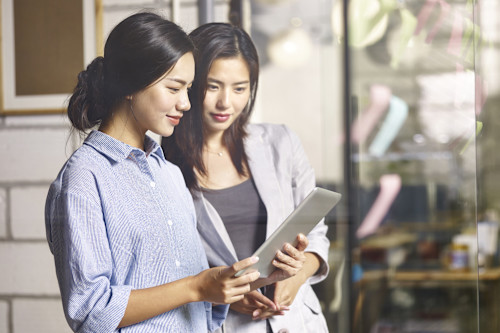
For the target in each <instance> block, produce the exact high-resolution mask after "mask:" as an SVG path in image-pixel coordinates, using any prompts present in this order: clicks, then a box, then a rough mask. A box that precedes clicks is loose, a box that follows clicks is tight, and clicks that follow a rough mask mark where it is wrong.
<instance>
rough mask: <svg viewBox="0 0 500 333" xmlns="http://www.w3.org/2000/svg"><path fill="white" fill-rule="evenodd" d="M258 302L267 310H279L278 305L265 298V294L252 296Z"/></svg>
mask: <svg viewBox="0 0 500 333" xmlns="http://www.w3.org/2000/svg"><path fill="white" fill-rule="evenodd" d="M252 296H253V297H254V299H255V300H256V301H258V302H259V303H260V305H261V306H265V307H266V308H270V309H272V310H274V311H276V310H278V307H277V306H276V304H274V302H273V301H271V300H270V299H269V298H267V297H266V296H264V295H263V294H261V293H259V292H257V293H255V294H254V295H252Z"/></svg>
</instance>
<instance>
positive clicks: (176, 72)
mask: <svg viewBox="0 0 500 333" xmlns="http://www.w3.org/2000/svg"><path fill="white" fill-rule="evenodd" d="M194 69H195V64H194V57H193V54H192V53H191V52H188V53H186V54H184V55H183V56H182V57H180V58H179V60H177V62H176V63H175V64H174V65H173V66H172V67H171V68H170V69H169V70H167V72H166V73H165V74H164V75H163V76H162V77H161V78H160V80H162V79H169V80H176V81H181V82H184V83H191V82H192V81H193V79H194Z"/></svg>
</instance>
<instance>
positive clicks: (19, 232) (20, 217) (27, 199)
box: [10, 186, 49, 240]
mask: <svg viewBox="0 0 500 333" xmlns="http://www.w3.org/2000/svg"><path fill="white" fill-rule="evenodd" d="M48 190H49V187H48V186H30V187H15V188H13V189H12V190H11V191H10V220H11V221H12V224H11V231H12V237H13V238H14V239H15V240H22V239H44V238H45V220H44V210H45V198H46V197H47V192H48Z"/></svg>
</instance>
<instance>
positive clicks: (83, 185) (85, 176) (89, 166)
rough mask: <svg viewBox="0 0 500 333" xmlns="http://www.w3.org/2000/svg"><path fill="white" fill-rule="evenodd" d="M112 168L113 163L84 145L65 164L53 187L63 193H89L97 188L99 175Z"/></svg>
mask: <svg viewBox="0 0 500 333" xmlns="http://www.w3.org/2000/svg"><path fill="white" fill-rule="evenodd" d="M110 166H111V161H110V160H108V159H107V158H106V157H105V156H103V155H102V154H100V153H99V152H97V151H96V150H95V149H93V148H92V147H90V146H87V145H83V146H81V147H80V148H78V149H77V150H76V151H75V152H74V153H73V154H72V155H71V156H70V158H69V159H68V160H67V161H66V163H64V165H63V167H62V168H61V170H60V171H59V174H58V175H57V177H56V179H55V180H54V182H53V184H52V185H53V187H55V188H58V189H59V190H60V191H62V192H74V193H78V192H82V193H85V192H87V193H88V191H89V190H90V189H92V188H96V187H97V186H96V184H95V183H96V180H97V179H98V178H100V177H99V174H103V173H105V172H106V170H109V169H110ZM93 185H95V186H93Z"/></svg>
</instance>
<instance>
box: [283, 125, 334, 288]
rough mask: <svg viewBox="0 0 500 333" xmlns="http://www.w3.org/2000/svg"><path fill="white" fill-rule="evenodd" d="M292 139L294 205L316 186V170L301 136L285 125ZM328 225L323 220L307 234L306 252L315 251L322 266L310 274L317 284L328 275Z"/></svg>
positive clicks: (311, 281)
mask: <svg viewBox="0 0 500 333" xmlns="http://www.w3.org/2000/svg"><path fill="white" fill-rule="evenodd" d="M284 128H285V131H286V132H287V134H288V137H289V139H290V145H291V151H290V156H291V160H290V161H289V163H290V164H291V165H292V174H291V176H292V179H291V180H292V184H291V185H292V191H293V197H294V206H295V207H297V205H298V204H299V203H300V202H301V201H302V200H303V199H304V198H305V197H306V196H307V194H308V193H309V192H310V191H311V190H312V189H313V187H314V186H316V177H315V175H314V170H313V168H312V166H311V165H310V163H309V159H308V157H307V154H306V152H305V150H304V148H303V146H302V143H301V142H300V139H299V137H298V136H297V135H296V134H295V133H294V132H293V131H291V130H290V129H288V128H287V127H284ZM327 231H328V227H327V226H326V224H325V222H324V220H321V221H320V222H319V223H318V225H316V227H314V229H313V230H312V231H311V232H310V233H309V234H308V235H307V238H308V240H309V245H308V247H307V249H306V252H308V253H313V254H315V255H316V257H317V259H319V262H320V267H319V268H318V269H317V270H316V271H315V272H314V273H313V274H312V276H310V279H309V283H311V284H315V283H318V282H321V281H323V280H324V279H325V278H326V276H327V275H328V271H329V266H328V250H329V247H330V241H329V240H328V238H327V237H326V233H327Z"/></svg>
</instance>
